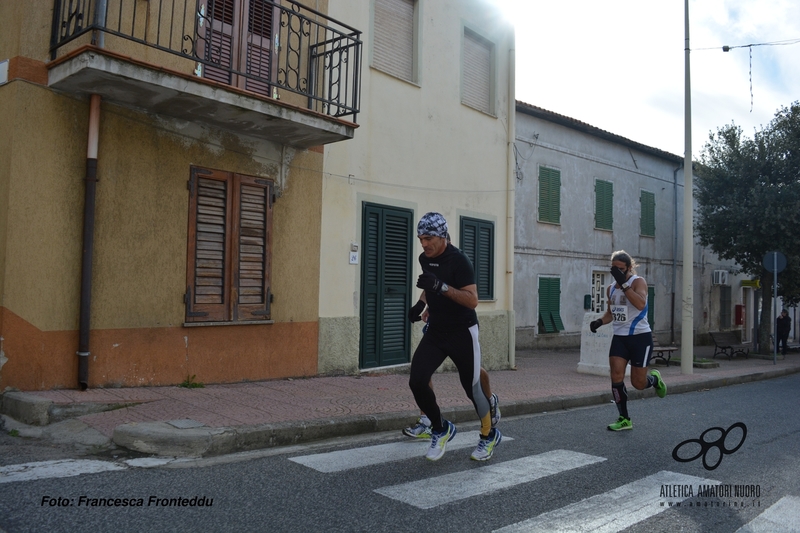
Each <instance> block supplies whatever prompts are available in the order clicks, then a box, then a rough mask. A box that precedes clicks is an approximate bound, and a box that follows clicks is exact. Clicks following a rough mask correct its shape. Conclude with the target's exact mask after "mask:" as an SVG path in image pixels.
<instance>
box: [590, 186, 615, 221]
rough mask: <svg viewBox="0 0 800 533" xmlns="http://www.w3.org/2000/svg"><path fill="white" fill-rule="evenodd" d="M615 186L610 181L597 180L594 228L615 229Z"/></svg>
mask: <svg viewBox="0 0 800 533" xmlns="http://www.w3.org/2000/svg"><path fill="white" fill-rule="evenodd" d="M613 202H614V185H613V184H612V183H611V182H610V181H603V180H597V181H595V184H594V227H595V228H597V229H613V226H614V216H613V208H612V206H613Z"/></svg>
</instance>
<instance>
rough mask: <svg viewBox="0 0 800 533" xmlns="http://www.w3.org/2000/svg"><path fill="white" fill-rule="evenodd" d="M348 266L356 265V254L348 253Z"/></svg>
mask: <svg viewBox="0 0 800 533" xmlns="http://www.w3.org/2000/svg"><path fill="white" fill-rule="evenodd" d="M350 264H351V265H357V264H358V252H350Z"/></svg>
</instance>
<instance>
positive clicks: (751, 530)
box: [736, 496, 800, 533]
mask: <svg viewBox="0 0 800 533" xmlns="http://www.w3.org/2000/svg"><path fill="white" fill-rule="evenodd" d="M795 531H800V498H798V497H797V496H784V497H783V498H781V499H780V500H778V501H777V502H776V503H774V504H773V505H772V506H770V507H769V509H767V510H766V511H764V512H763V513H761V514H760V515H758V516H757V517H755V518H754V519H753V520H751V521H750V522H748V523H747V524H746V525H744V526H742V527H741V528H739V529H737V530H736V533H790V532H795Z"/></svg>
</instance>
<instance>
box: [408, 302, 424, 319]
mask: <svg viewBox="0 0 800 533" xmlns="http://www.w3.org/2000/svg"><path fill="white" fill-rule="evenodd" d="M424 310H425V302H423V301H422V300H419V301H418V302H417V303H415V304H414V307H412V308H411V309H409V310H408V319H409V320H410V321H411V322H419V321H420V320H422V312H423V311H424Z"/></svg>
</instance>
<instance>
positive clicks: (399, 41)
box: [372, 0, 416, 81]
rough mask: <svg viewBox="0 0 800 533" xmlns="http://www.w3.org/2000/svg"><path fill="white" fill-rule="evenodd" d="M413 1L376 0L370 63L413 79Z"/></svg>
mask: <svg viewBox="0 0 800 533" xmlns="http://www.w3.org/2000/svg"><path fill="white" fill-rule="evenodd" d="M414 2H415V0H375V19H374V23H373V30H374V37H373V52H372V65H373V66H374V67H376V68H379V69H380V70H382V71H384V72H386V73H388V74H391V75H392V76H397V77H398V78H401V79H404V80H407V81H416V80H415V79H414Z"/></svg>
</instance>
